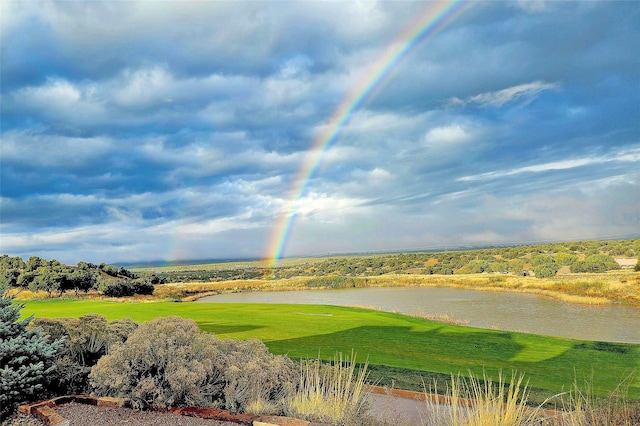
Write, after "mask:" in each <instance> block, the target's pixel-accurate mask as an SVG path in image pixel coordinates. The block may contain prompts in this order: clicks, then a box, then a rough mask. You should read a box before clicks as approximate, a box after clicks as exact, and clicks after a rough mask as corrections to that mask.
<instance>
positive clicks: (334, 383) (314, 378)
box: [285, 354, 367, 425]
mask: <svg viewBox="0 0 640 426" xmlns="http://www.w3.org/2000/svg"><path fill="white" fill-rule="evenodd" d="M366 378H367V364H366V363H365V365H364V366H363V367H362V368H360V370H359V371H356V362H355V356H354V355H353V354H352V356H351V357H350V358H343V356H342V354H338V355H336V357H335V359H334V362H333V363H332V364H331V365H327V364H323V363H322V362H321V361H320V360H303V361H301V362H300V384H299V385H298V387H297V389H295V390H292V393H291V395H290V396H289V397H288V398H287V399H286V401H285V414H286V415H287V416H291V417H297V418H302V419H305V420H308V421H312V422H322V423H327V424H332V425H351V424H359V423H360V422H361V419H362V418H364V417H366V404H367V402H366V401H367V398H366V396H367V391H366V390H365V381H366Z"/></svg>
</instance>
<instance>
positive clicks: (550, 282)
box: [9, 270, 640, 306]
mask: <svg viewBox="0 0 640 426" xmlns="http://www.w3.org/2000/svg"><path fill="white" fill-rule="evenodd" d="M314 279H316V280H317V277H293V278H285V279H261V280H258V279H253V280H230V281H216V282H208V283H172V284H161V285H156V286H155V292H154V295H153V296H139V295H138V296H134V297H133V298H122V299H120V300H122V301H131V300H135V301H151V300H176V301H185V302H186V301H192V300H195V299H199V298H201V297H204V296H208V295H213V294H220V293H233V292H244V291H287V290H321V289H323V287H316V286H315V285H314V286H313V287H310V286H309V285H308V283H309V282H310V281H312V280H314ZM353 283H354V286H355V287H358V288H366V287H450V288H464V289H472V290H483V291H507V292H519V293H531V294H539V295H542V296H546V297H551V298H555V299H558V300H562V301H563V302H568V303H580V304H591V305H604V304H609V303H624V304H628V305H634V306H640V273H638V272H634V271H632V270H619V271H610V272H604V273H593V274H566V275H557V276H555V277H552V278H542V279H541V278H535V277H517V276H513V275H501V274H469V275H415V274H411V275H408V274H387V275H380V276H371V277H353ZM9 295H15V296H16V297H17V298H18V299H24V300H27V299H33V298H46V297H47V293H45V292H38V293H36V294H34V293H32V292H31V291H29V290H26V289H16V288H12V289H10V290H9ZM63 297H70V298H72V297H75V294H74V293H73V292H68V293H65V294H64V296H63ZM80 297H83V298H93V299H102V298H103V296H101V295H100V294H99V293H98V292H97V291H95V290H94V291H90V292H89V293H88V294H87V295H85V294H84V293H80ZM109 300H114V299H111V298H110V299H109Z"/></svg>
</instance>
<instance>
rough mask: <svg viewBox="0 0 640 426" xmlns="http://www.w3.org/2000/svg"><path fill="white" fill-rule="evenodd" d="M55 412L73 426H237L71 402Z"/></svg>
mask: <svg viewBox="0 0 640 426" xmlns="http://www.w3.org/2000/svg"><path fill="white" fill-rule="evenodd" d="M56 411H57V412H58V413H59V414H60V415H61V416H62V417H64V418H65V419H67V420H69V423H70V424H72V425H73V426H121V425H127V426H160V425H162V426H238V425H236V424H235V423H230V422H219V421H216V420H210V419H199V418H197V417H188V416H181V415H179V414H172V413H159V412H155V411H139V410H132V409H130V408H113V407H95V406H92V405H86V404H77V403H73V402H72V403H69V404H64V405H61V406H59V407H56Z"/></svg>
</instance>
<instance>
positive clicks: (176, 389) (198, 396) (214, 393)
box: [89, 317, 296, 411]
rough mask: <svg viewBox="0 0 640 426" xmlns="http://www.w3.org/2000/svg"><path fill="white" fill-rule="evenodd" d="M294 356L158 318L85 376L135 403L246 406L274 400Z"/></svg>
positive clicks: (101, 390) (290, 379)
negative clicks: (283, 354)
mask: <svg viewBox="0 0 640 426" xmlns="http://www.w3.org/2000/svg"><path fill="white" fill-rule="evenodd" d="M295 373H296V371H295V367H294V365H293V362H292V361H291V360H290V359H288V358H286V357H284V356H275V355H272V354H270V353H269V351H268V349H267V348H266V346H265V345H264V344H263V343H262V342H260V341H258V340H249V341H234V340H221V339H219V338H217V337H216V336H214V335H212V334H209V333H205V332H201V331H200V330H199V328H198V326H197V324H196V323H195V322H194V321H192V320H187V319H183V318H179V317H168V318H158V319H155V320H153V321H150V322H148V323H145V324H143V325H141V326H140V327H139V328H138V329H137V330H135V331H134V332H133V333H131V335H130V336H129V338H128V339H127V341H126V342H124V343H123V344H121V345H117V346H115V347H114V348H113V351H112V352H111V353H110V354H108V355H106V356H104V357H103V358H101V359H100V360H99V361H98V363H97V365H96V366H95V367H94V368H93V369H92V371H91V374H90V376H89V378H90V381H91V384H92V386H93V388H94V390H95V391H96V392H97V393H98V394H101V395H112V396H124V397H128V398H131V401H132V404H133V405H134V406H136V407H140V408H142V407H147V406H156V407H171V406H180V405H198V406H205V407H224V408H227V409H231V410H234V411H245V410H246V409H247V407H249V406H250V405H251V404H257V403H259V402H260V401H272V400H275V399H277V396H278V395H281V394H282V393H283V392H284V391H285V389H286V387H287V386H292V384H293V383H294V382H295V379H296V374H295Z"/></svg>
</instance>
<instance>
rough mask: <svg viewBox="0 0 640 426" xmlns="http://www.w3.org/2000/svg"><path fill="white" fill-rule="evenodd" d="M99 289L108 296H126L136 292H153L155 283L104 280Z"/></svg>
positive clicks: (147, 293) (148, 293)
mask: <svg viewBox="0 0 640 426" xmlns="http://www.w3.org/2000/svg"><path fill="white" fill-rule="evenodd" d="M98 290H99V291H100V292H102V294H104V295H105V296H108V297H126V296H133V295H134V294H146V295H150V294H153V285H152V284H149V283H146V282H140V281H131V280H126V281H125V280H104V281H102V282H101V283H100V285H99V286H98Z"/></svg>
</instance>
